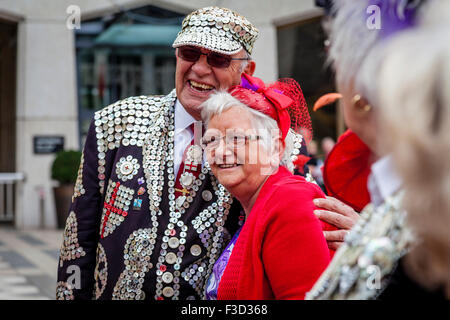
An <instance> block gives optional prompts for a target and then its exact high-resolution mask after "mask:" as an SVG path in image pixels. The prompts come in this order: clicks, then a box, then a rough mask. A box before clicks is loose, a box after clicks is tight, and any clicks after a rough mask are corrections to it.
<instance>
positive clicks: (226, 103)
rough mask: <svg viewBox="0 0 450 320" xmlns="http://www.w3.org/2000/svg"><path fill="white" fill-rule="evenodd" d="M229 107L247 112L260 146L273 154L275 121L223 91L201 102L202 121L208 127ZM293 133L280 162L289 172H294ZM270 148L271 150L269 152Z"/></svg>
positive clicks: (287, 136)
mask: <svg viewBox="0 0 450 320" xmlns="http://www.w3.org/2000/svg"><path fill="white" fill-rule="evenodd" d="M231 107H238V108H242V109H244V110H247V111H248V112H249V113H250V115H251V122H252V124H253V128H254V129H255V130H256V131H257V133H258V134H259V135H261V136H262V138H261V140H260V144H261V146H262V147H263V148H264V150H266V151H267V152H274V151H275V150H273V148H274V147H276V144H275V143H273V136H272V132H275V130H279V129H278V124H277V122H276V121H275V120H273V119H272V118H270V117H269V116H267V115H265V114H263V113H261V112H258V111H256V110H253V109H252V108H250V107H248V106H246V105H245V104H243V103H242V102H240V101H239V100H237V99H236V98H234V97H233V96H232V95H231V94H229V93H228V92H224V91H219V92H216V93H213V94H211V96H210V97H209V98H208V100H206V101H205V102H203V104H202V106H201V109H202V120H203V122H204V123H205V124H206V126H208V123H209V121H210V120H211V118H212V117H213V116H215V115H218V114H221V113H222V112H224V111H226V110H228V109H230V108H231ZM292 135H293V132H292V131H291V130H289V132H288V134H287V135H286V138H285V140H284V142H285V150H284V153H283V157H282V159H281V161H280V166H284V167H286V168H287V169H288V170H289V171H291V172H292V171H293V170H294V165H293V163H292V160H291V153H292V151H293V148H294V139H293V136H292ZM271 148H272V150H270V149H271Z"/></svg>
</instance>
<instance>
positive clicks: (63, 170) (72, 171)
mask: <svg viewBox="0 0 450 320" xmlns="http://www.w3.org/2000/svg"><path fill="white" fill-rule="evenodd" d="M80 161H81V152H80V151H75V150H67V151H66V150H63V151H60V152H58V153H57V154H56V158H55V160H54V161H53V165H52V179H54V180H56V181H59V182H60V183H75V181H76V179H77V175H78V167H79V166H80Z"/></svg>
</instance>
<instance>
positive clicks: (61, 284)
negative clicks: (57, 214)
mask: <svg viewBox="0 0 450 320" xmlns="http://www.w3.org/2000/svg"><path fill="white" fill-rule="evenodd" d="M96 135H97V133H96V126H95V124H94V121H92V123H91V125H90V128H89V132H88V135H87V138H86V143H85V146H84V150H83V154H82V157H81V163H80V168H79V170H78V177H77V181H76V184H75V190H74V195H73V197H72V203H71V205H70V209H69V216H68V218H67V221H66V227H65V230H64V235H63V243H62V246H61V251H60V259H59V264H58V283H57V289H56V298H57V299H64V300H68V299H91V298H92V293H93V288H94V270H95V264H96V251H97V245H98V240H99V229H100V218H101V210H102V194H101V192H100V185H99V170H98V168H99V157H98V155H99V152H98V150H97V148H98V147H97V137H96Z"/></svg>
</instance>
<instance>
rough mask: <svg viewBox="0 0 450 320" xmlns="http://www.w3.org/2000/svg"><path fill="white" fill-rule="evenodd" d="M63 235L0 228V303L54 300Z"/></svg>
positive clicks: (59, 231)
mask: <svg viewBox="0 0 450 320" xmlns="http://www.w3.org/2000/svg"><path fill="white" fill-rule="evenodd" d="M62 234H63V231H62V230H27V231H17V230H15V229H13V228H6V227H1V226H0V300H6V299H7V300H10V299H18V300H28V299H32V300H38V299H39V300H40V299H55V287H56V270H57V265H58V256H59V248H60V246H61V239H62Z"/></svg>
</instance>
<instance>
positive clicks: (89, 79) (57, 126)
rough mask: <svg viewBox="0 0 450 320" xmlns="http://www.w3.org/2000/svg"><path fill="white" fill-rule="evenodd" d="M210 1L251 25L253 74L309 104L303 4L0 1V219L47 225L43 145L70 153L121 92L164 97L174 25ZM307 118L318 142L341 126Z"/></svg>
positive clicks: (320, 72) (322, 73)
mask: <svg viewBox="0 0 450 320" xmlns="http://www.w3.org/2000/svg"><path fill="white" fill-rule="evenodd" d="M210 5H217V6H223V7H228V8H230V9H234V10H236V11H237V12H239V13H241V14H243V15H244V16H246V17H247V18H248V19H249V20H250V21H251V22H253V23H254V24H255V25H256V26H257V28H258V29H259V30H260V37H259V39H258V40H257V41H256V44H255V48H254V53H253V55H252V56H253V58H254V60H255V61H256V64H257V68H256V73H255V75H256V76H258V77H261V78H263V79H264V80H266V81H273V80H275V79H277V77H279V76H282V77H284V76H289V77H294V78H295V79H296V80H297V81H299V83H300V84H301V86H302V88H303V90H304V93H305V96H306V98H307V101H308V104H309V106H312V104H313V102H314V101H315V100H316V99H317V98H318V97H319V96H320V95H321V94H324V93H327V92H330V91H332V90H333V81H332V78H331V75H330V73H329V72H328V70H326V69H325V68H324V67H323V63H324V53H323V41H324V40H325V39H324V35H323V32H322V30H321V25H320V18H321V15H322V11H321V10H319V9H318V8H315V7H314V1H313V0H282V1H277V0H246V1H241V0H228V1H226V0H224V1H220V0H215V1H214V0H191V1H189V2H188V1H185V0H154V1H151V0H147V1H142V0H35V1H29V0H1V1H0V172H3V173H5V172H8V173H20V174H23V175H24V177H25V180H24V181H23V182H19V183H16V184H15V185H12V184H11V183H12V182H11V181H13V180H17V179H19V180H20V176H18V177H16V176H9V180H8V179H7V178H8V177H6V178H5V175H3V180H1V179H0V183H1V184H0V220H3V221H6V222H9V223H13V224H14V225H15V226H16V227H18V228H34V227H39V226H41V225H43V226H45V227H47V228H54V227H55V226H56V216H55V204H54V199H53V193H52V186H53V185H54V182H53V181H52V180H51V179H50V168H51V164H52V162H53V159H54V153H53V152H51V151H52V150H47V151H49V152H48V153H47V152H45V148H46V147H55V146H56V147H57V148H58V147H59V148H61V147H62V148H64V149H66V150H68V149H75V150H80V149H81V148H82V146H83V142H84V135H85V133H86V131H87V127H88V125H89V121H90V119H91V117H92V114H93V113H94V112H95V111H96V110H98V109H100V108H102V107H104V106H106V105H108V104H109V103H112V102H114V101H116V100H118V99H121V98H124V97H127V96H131V95H140V94H164V93H168V92H169V91H170V89H171V88H173V87H174V70H175V58H174V54H173V53H174V50H173V49H172V47H171V43H172V41H173V40H174V39H175V36H176V34H177V32H178V31H179V28H180V24H181V21H182V19H183V17H184V16H185V15H186V14H187V13H189V12H191V11H193V10H195V9H197V8H200V7H205V6H210ZM77 10H79V13H80V16H78V15H77V13H78V11H77ZM78 18H79V20H80V25H79V28H74V27H77V22H78ZM313 121H314V122H313V127H314V129H315V136H316V137H318V138H320V137H323V136H327V135H328V136H332V137H336V133H337V131H339V130H341V129H336V128H337V127H336V117H335V111H334V109H333V108H326V109H325V110H324V111H320V112H319V113H317V114H314V115H313ZM6 181H10V182H9V184H8V183H7V182H6ZM8 185H9V187H8ZM8 190H9V191H8ZM11 190H13V191H11ZM11 199H12V200H11ZM11 210H13V211H14V215H11V212H12V211H11ZM8 214H9V215H8Z"/></svg>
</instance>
